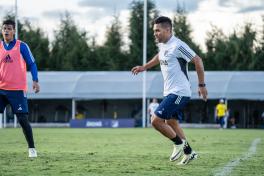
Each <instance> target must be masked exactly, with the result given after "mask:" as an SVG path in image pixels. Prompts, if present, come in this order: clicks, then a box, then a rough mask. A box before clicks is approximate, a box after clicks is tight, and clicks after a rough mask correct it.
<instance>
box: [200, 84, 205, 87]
mask: <svg viewBox="0 0 264 176" xmlns="http://www.w3.org/2000/svg"><path fill="white" fill-rule="evenodd" d="M198 86H199V87H205V86H206V84H198Z"/></svg>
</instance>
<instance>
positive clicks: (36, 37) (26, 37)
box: [19, 21, 50, 70]
mask: <svg viewBox="0 0 264 176" xmlns="http://www.w3.org/2000/svg"><path fill="white" fill-rule="evenodd" d="M19 38H20V39H21V40H23V41H26V42H27V44H28V45H29V46H30V49H31V52H32V54H33V56H34V58H35V60H36V63H37V66H38V69H39V70H48V65H47V64H48V60H49V58H50V52H49V39H48V37H47V36H45V35H44V32H43V31H42V30H41V29H40V28H36V29H35V28H33V27H32V26H31V24H30V23H29V21H25V23H24V25H23V26H22V28H21V32H20V33H19Z"/></svg>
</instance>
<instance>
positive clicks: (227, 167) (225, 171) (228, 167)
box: [215, 138, 261, 176]
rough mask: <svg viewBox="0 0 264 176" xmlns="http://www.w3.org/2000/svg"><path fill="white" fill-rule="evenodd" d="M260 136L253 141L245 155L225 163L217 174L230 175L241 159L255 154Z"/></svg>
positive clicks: (221, 175) (219, 175)
mask: <svg viewBox="0 0 264 176" xmlns="http://www.w3.org/2000/svg"><path fill="white" fill-rule="evenodd" d="M260 140H261V139H260V138H256V139H255V140H254V141H253V142H252V143H251V146H250V148H249V149H248V152H247V153H245V154H244V155H243V156H241V157H239V158H237V159H236V160H232V161H230V162H229V163H227V164H226V165H225V167H223V168H222V169H219V170H218V172H217V173H216V174H215V176H227V175H229V174H230V173H231V172H232V170H233V168H234V167H236V166H238V165H239V163H240V161H241V160H247V159H249V158H250V157H251V156H252V155H254V154H255V153H256V151H257V145H258V143H259V142H260Z"/></svg>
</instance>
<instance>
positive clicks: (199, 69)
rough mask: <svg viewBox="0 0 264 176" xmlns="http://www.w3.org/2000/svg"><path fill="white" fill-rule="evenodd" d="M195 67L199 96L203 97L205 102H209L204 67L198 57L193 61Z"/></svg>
mask: <svg viewBox="0 0 264 176" xmlns="http://www.w3.org/2000/svg"><path fill="white" fill-rule="evenodd" d="M191 62H193V63H194V65H195V70H196V72H197V75H198V82H199V84H198V94H199V96H202V98H203V99H204V101H207V89H206V85H205V81H204V65H203V61H202V59H201V58H200V57H199V56H198V55H196V56H195V57H194V58H193V59H192V61H191Z"/></svg>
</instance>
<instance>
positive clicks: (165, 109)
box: [155, 94, 190, 120]
mask: <svg viewBox="0 0 264 176" xmlns="http://www.w3.org/2000/svg"><path fill="white" fill-rule="evenodd" d="M189 101H190V97H183V96H178V95H174V94H169V95H167V96H166V97H164V98H163V100H162V102H161V103H160V104H159V106H158V108H157V109H156V111H155V114H156V116H158V117H159V118H162V119H165V120H169V119H171V118H175V117H179V114H181V113H182V109H183V108H184V106H185V105H186V104H187V103H188V102H189Z"/></svg>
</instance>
